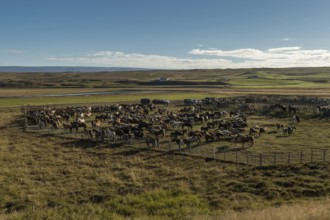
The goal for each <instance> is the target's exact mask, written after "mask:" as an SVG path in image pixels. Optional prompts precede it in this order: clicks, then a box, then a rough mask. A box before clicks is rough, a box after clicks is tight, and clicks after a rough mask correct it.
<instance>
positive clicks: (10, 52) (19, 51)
mask: <svg viewBox="0 0 330 220" xmlns="http://www.w3.org/2000/svg"><path fill="white" fill-rule="evenodd" d="M3 52H5V53H9V54H14V55H22V54H24V53H25V52H24V51H23V50H3Z"/></svg>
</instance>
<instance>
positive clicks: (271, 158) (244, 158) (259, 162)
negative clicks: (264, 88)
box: [131, 141, 330, 166]
mask: <svg viewBox="0 0 330 220" xmlns="http://www.w3.org/2000/svg"><path fill="white" fill-rule="evenodd" d="M131 143H132V145H133V146H136V147H139V146H141V145H135V144H134V143H135V142H134V141H133V142H131ZM153 149H155V150H161V151H166V152H175V153H179V154H183V155H191V156H199V157H203V158H207V159H214V160H220V161H224V162H231V163H236V164H245V165H253V166H271V165H290V164H302V163H312V162H328V161H330V152H329V151H330V149H326V148H317V149H316V148H314V149H307V150H301V151H286V152H251V151H247V150H242V149H226V150H221V151H219V149H218V148H217V147H208V146H205V145H204V146H203V145H195V146H192V147H190V148H186V147H185V148H181V150H180V149H179V148H178V146H176V145H173V144H172V143H171V142H164V143H160V144H159V146H158V147H155V148H150V150H153Z"/></svg>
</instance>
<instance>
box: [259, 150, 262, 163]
mask: <svg viewBox="0 0 330 220" xmlns="http://www.w3.org/2000/svg"><path fill="white" fill-rule="evenodd" d="M259 165H260V166H262V154H261V153H260V154H259Z"/></svg>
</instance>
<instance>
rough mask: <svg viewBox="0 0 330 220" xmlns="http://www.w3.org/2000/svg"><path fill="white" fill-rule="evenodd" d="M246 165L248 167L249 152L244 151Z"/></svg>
mask: <svg viewBox="0 0 330 220" xmlns="http://www.w3.org/2000/svg"><path fill="white" fill-rule="evenodd" d="M246 164H247V165H249V151H246Z"/></svg>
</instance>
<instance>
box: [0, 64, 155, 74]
mask: <svg viewBox="0 0 330 220" xmlns="http://www.w3.org/2000/svg"><path fill="white" fill-rule="evenodd" d="M134 70H151V69H147V68H134V67H90V66H0V72H7V73H8V72H13V73H29V72H34V73H36V72H51V73H54V72H55V73H61V72H114V71H134Z"/></svg>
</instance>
